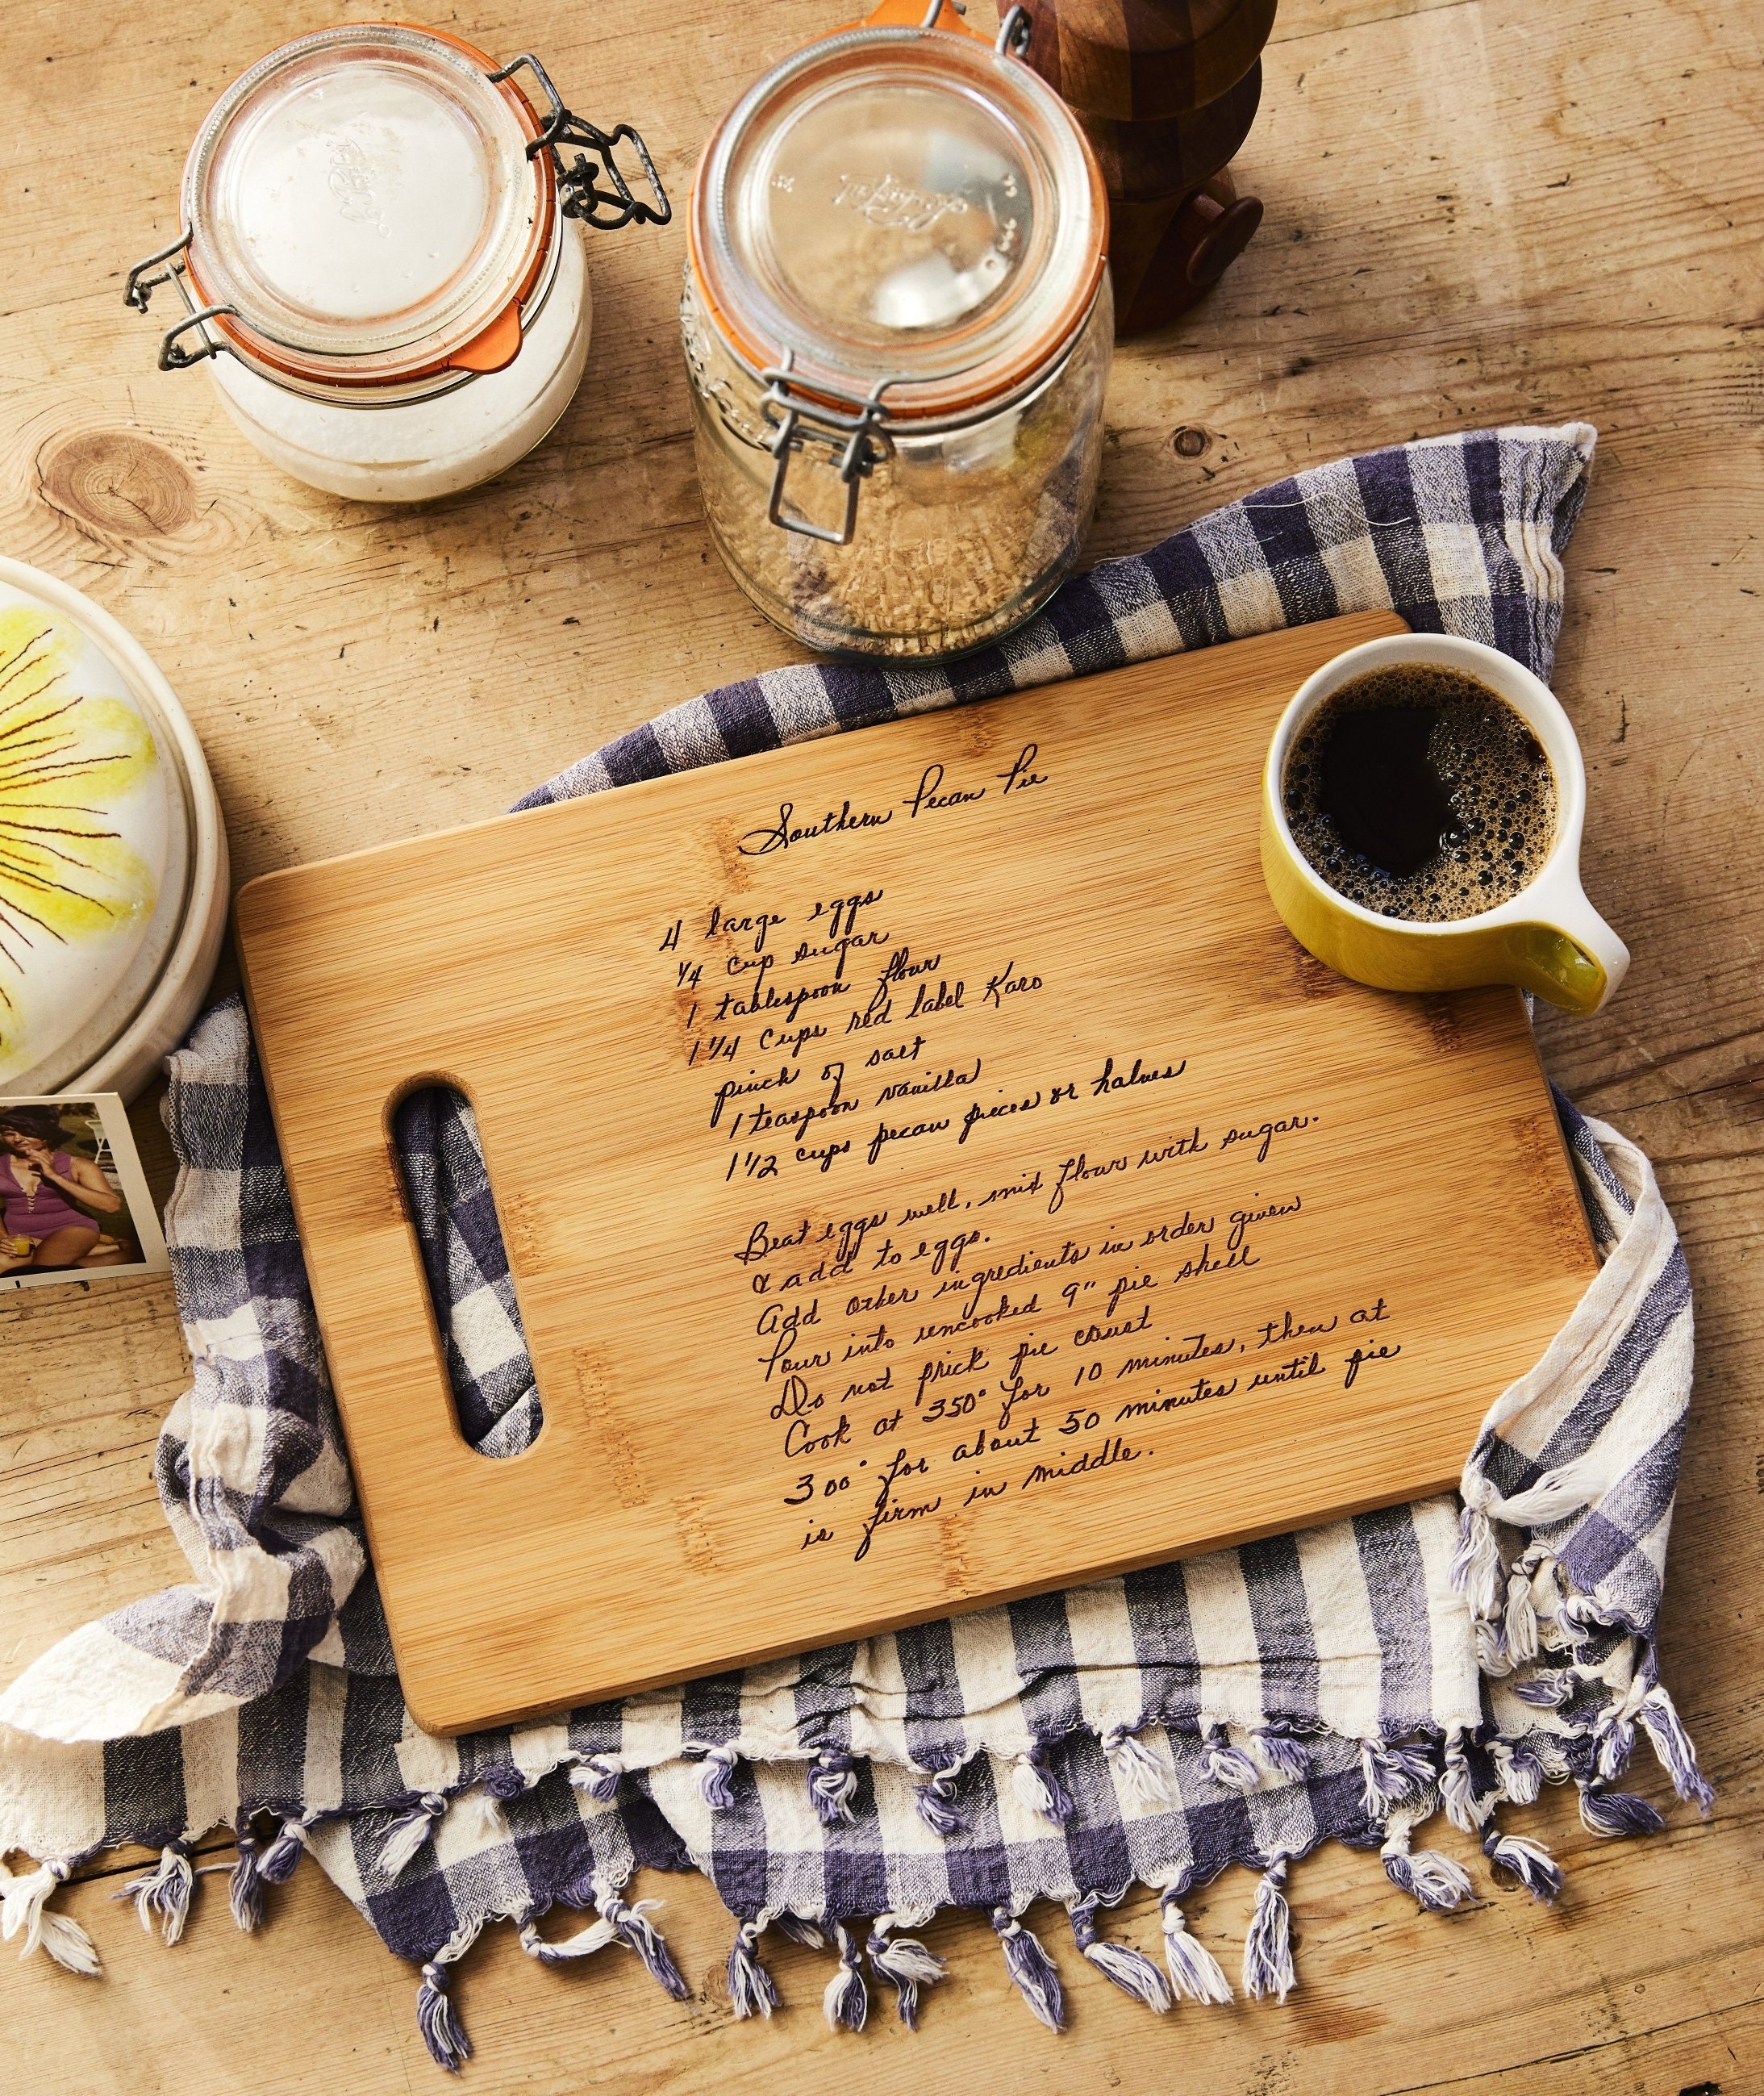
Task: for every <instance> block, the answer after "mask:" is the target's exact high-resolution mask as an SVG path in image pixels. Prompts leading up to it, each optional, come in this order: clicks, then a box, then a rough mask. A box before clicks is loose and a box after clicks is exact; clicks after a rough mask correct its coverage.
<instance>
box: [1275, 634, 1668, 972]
mask: <svg viewBox="0 0 1764 2096" xmlns="http://www.w3.org/2000/svg"><path fill="white" fill-rule="evenodd" d="M1405 662H1423V663H1429V664H1433V665H1436V666H1439V668H1441V669H1446V670H1460V671H1461V672H1462V673H1463V674H1464V675H1467V676H1471V677H1474V678H1476V679H1478V680H1479V681H1480V682H1481V683H1484V684H1487V685H1488V686H1490V687H1491V688H1492V689H1493V690H1495V692H1499V693H1500V696H1501V697H1502V698H1504V700H1505V701H1507V703H1508V705H1510V706H1511V707H1512V708H1513V710H1514V711H1515V712H1516V713H1517V714H1519V715H1520V717H1521V718H1522V719H1523V720H1524V721H1525V722H1526V724H1527V726H1528V727H1530V730H1531V732H1532V733H1533V734H1534V735H1535V736H1536V737H1537V739H1538V740H1539V743H1541V744H1542V745H1543V747H1544V753H1545V754H1546V755H1547V756H1548V758H1549V761H1550V768H1551V770H1552V771H1553V772H1554V773H1555V775H1556V802H1557V807H1556V836H1555V840H1554V841H1553V842H1552V845H1551V846H1550V849H1549V856H1548V858H1546V859H1545V860H1544V864H1543V865H1542V867H1540V868H1539V871H1538V873H1537V876H1536V877H1535V879H1534V880H1531V881H1530V883H1529V884H1527V885H1526V887H1524V888H1522V889H1520V891H1519V893H1517V895H1515V896H1513V897H1511V898H1510V899H1509V901H1507V902H1503V903H1502V904H1501V905H1500V907H1499V908H1498V909H1495V910H1482V911H1481V912H1480V913H1479V914H1478V915H1476V916H1474V917H1457V918H1453V919H1450V920H1449V921H1448V922H1446V923H1443V924H1418V923H1417V922H1415V921H1414V920H1413V919H1409V918H1394V917H1381V916H1379V915H1378V914H1377V913H1376V912H1375V911H1373V910H1365V909H1362V908H1361V906H1360V904H1358V903H1357V902H1349V901H1348V899H1347V897H1346V896H1345V895H1338V894H1337V893H1336V892H1335V890H1334V889H1333V888H1331V887H1330V884H1329V883H1328V882H1327V881H1326V880H1324V879H1323V877H1322V876H1321V874H1319V873H1317V872H1316V871H1315V870H1314V869H1313V868H1312V865H1311V863H1310V862H1309V860H1308V859H1307V858H1305V856H1304V854H1303V852H1301V851H1300V850H1299V847H1298V845H1296V844H1295V843H1294V841H1293V837H1292V832H1291V831H1290V829H1289V828H1288V827H1287V823H1286V806H1285V797H1284V795H1283V794H1282V784H1283V782H1284V780H1285V777H1286V758H1287V754H1288V753H1289V752H1290V749H1291V748H1292V745H1293V742H1294V740H1295V738H1296V737H1297V736H1298V735H1299V732H1300V731H1302V730H1303V727H1304V725H1305V723H1307V722H1308V720H1309V719H1310V718H1311V716H1312V714H1314V713H1315V712H1316V710H1317V708H1318V707H1319V706H1320V705H1322V703H1323V701H1325V699H1326V698H1328V697H1329V696H1330V693H1331V692H1337V691H1339V690H1340V688H1342V686H1343V684H1347V683H1351V682H1352V681H1353V679H1355V678H1356V677H1363V676H1364V675H1366V673H1367V672H1368V671H1369V670H1386V669H1390V668H1391V667H1392V666H1395V665H1397V664H1400V663H1405ZM1586 807H1587V778H1586V772H1585V771H1584V769H1583V766H1582V764H1581V762H1580V745H1579V743H1578V741H1577V740H1575V737H1574V727H1573V726H1572V724H1571V723H1570V721H1569V718H1568V716H1567V714H1565V713H1564V712H1563V711H1562V710H1561V707H1560V706H1559V705H1557V703H1556V701H1555V699H1554V697H1553V696H1552V695H1551V693H1550V692H1549V690H1548V687H1547V686H1545V685H1544V684H1543V683H1539V680H1538V679H1537V678H1535V677H1534V676H1533V675H1532V674H1531V672H1530V670H1527V669H1525V668H1524V667H1522V665H1520V664H1519V663H1517V662H1514V661H1513V658H1512V657H1510V656H1508V655H1503V654H1501V653H1500V651H1499V650H1498V649H1496V648H1485V647H1484V646H1483V645H1482V643H1481V642H1480V641H1478V640H1456V639H1455V638H1453V637H1452V636H1451V635H1443V634H1423V633H1416V634H1404V635H1399V636H1398V637H1397V638H1395V639H1394V640H1369V641H1368V642H1367V643H1366V644H1364V647H1360V648H1349V649H1348V650H1347V653H1345V654H1343V655H1338V656H1337V657H1335V659H1334V661H1333V662H1325V664H1324V666H1323V667H1322V668H1321V670H1317V671H1316V674H1315V675H1313V676H1310V677H1308V678H1307V679H1305V681H1304V683H1303V684H1301V685H1300V686H1299V690H1298V692H1297V694H1296V696H1295V697H1294V699H1293V701H1292V703H1291V704H1290V705H1289V706H1288V707H1287V709H1286V712H1285V713H1284V714H1282V715H1281V718H1280V725H1279V727H1277V728H1276V729H1275V731H1274V739H1273V742H1272V743H1271V744H1270V745H1268V764H1267V767H1266V769H1265V770H1264V772H1263V775H1262V871H1263V874H1264V876H1265V877H1266V879H1267V881H1268V893H1269V894H1270V895H1271V896H1272V897H1273V899H1274V907H1275V908H1276V909H1277V910H1278V911H1279V912H1280V914H1281V915H1282V918H1283V919H1285V920H1286V927H1287V929H1288V930H1289V931H1290V932H1291V933H1292V935H1293V937H1295V938H1296V939H1297V940H1298V941H1299V943H1300V945H1303V946H1305V947H1306V948H1308V950H1309V951H1310V952H1312V953H1313V954H1316V958H1318V959H1319V960H1320V961H1323V962H1325V963H1327V964H1328V966H1330V967H1332V968H1334V970H1335V971H1336V972H1337V973H1338V975H1344V976H1351V977H1352V978H1353V980H1355V981H1356V982H1363V983H1370V984H1371V985H1373V988H1374V989H1410V990H1436V989H1469V988H1470V987H1472V986H1473V985H1475V984H1478V983H1496V982H1510V983H1517V984H1518V985H1519V986H1520V988H1521V989H1528V990H1535V992H1536V993H1537V994H1538V995H1539V997H1542V998H1548V1001H1549V1002H1551V1003H1552V1004H1557V1005H1560V1006H1561V1007H1562V1009H1563V1010H1564V1011H1597V1010H1598V1009H1599V1007H1600V1006H1601V1005H1602V1004H1604V1003H1605V1001H1606V999H1607V998H1609V996H1610V994H1611V993H1612V992H1613V990H1614V989H1616V988H1617V986H1618V984H1619V983H1620V982H1621V981H1622V980H1623V976H1624V974H1625V972H1626V970H1627V968H1628V967H1629V949H1628V948H1627V947H1626V945H1624V944H1623V942H1622V940H1621V939H1619V938H1618V936H1617V934H1616V933H1615V932H1613V930H1612V929H1611V928H1610V926H1609V924H1606V923H1605V919H1603V918H1602V917H1601V916H1600V915H1599V913H1598V912H1597V911H1596V910H1595V909H1594V908H1593V906H1592V904H1591V903H1590V902H1587V897H1586V893H1585V891H1584V890H1583V889H1582V887H1581V885H1580V833H1581V827H1582V825H1583V822H1584V820H1585V817H1586Z"/></svg>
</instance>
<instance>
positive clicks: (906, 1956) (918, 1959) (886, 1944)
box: [864, 1914, 950, 2030]
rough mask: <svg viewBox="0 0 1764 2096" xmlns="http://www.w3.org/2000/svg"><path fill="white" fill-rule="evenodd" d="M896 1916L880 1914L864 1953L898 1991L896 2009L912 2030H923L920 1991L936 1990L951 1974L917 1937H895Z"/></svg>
mask: <svg viewBox="0 0 1764 2096" xmlns="http://www.w3.org/2000/svg"><path fill="white" fill-rule="evenodd" d="M895 1919H896V1918H895V1916H893V1915H887V1914H883V1915H877V1916H876V1919H875V1924H874V1926H873V1927H872V1928H871V1931H870V1937H869V1940H868V1941H867V1943H866V1944H865V1945H864V1950H865V1951H866V1952H867V1954H868V1957H869V1959H870V1966H871V1971H872V1972H876V1973H878V1974H880V1976H881V1977H882V1978H883V1979H884V1980H887V1981H888V1983H889V1985H890V1986H891V1987H893V1989H894V2006H895V2008H896V2009H897V2011H898V2012H899V2015H900V2019H901V2021H902V2023H903V2024H906V2028H908V2029H909V2030H917V2029H918V2028H919V1990H920V1989H922V1988H925V1987H934V1986H935V1985H937V1982H938V1980H941V1978H942V1977H943V1976H944V1974H945V1972H948V1971H949V1969H950V1968H949V1967H948V1966H946V1965H945V1963H944V1962H943V1960H942V1959H941V1958H939V1957H938V1956H937V1954H936V1953H935V1952H934V1951H932V1950H928V1949H927V1948H926V1947H925V1945H923V1943H921V1942H920V1941H919V1938H918V1937H916V1936H895V1935H893V1934H892V1933H891V1931H892V1929H893V1927H894V1925H895Z"/></svg>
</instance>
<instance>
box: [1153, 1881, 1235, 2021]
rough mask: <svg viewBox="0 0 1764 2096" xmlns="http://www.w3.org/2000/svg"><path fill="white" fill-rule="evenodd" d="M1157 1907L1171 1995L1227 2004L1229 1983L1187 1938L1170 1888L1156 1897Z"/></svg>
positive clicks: (1215, 1962) (1216, 1964)
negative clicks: (1160, 1918)
mask: <svg viewBox="0 0 1764 2096" xmlns="http://www.w3.org/2000/svg"><path fill="white" fill-rule="evenodd" d="M1158 1905H1159V1910H1160V1912H1161V1915H1162V1917H1163V1921H1164V1963H1165V1965H1166V1966H1168V1968H1169V1973H1170V1985H1171V1988H1172V1990H1173V1992H1174V1993H1176V1995H1177V1997H1178V1998H1181V1999H1182V2000H1185V2001H1190V2002H1216V2003H1218V2004H1220V2005H1223V2004H1224V2003H1225V2002H1229V2000H1230V1999H1231V1998H1232V1997H1231V1982H1230V1981H1229V1980H1228V1979H1227V1978H1226V1977H1225V1969H1224V1967H1222V1966H1221V1965H1220V1963H1219V1960H1218V1959H1217V1958H1215V1957H1214V1955H1213V1954H1212V1951H1210V1950H1208V1949H1207V1946H1206V1945H1205V1944H1204V1943H1202V1942H1199V1941H1197V1940H1196V1939H1195V1938H1194V1937H1192V1936H1190V1934H1189V1932H1188V1923H1187V1920H1186V1919H1185V1916H1184V1915H1183V1913H1182V1910H1181V1906H1179V1905H1178V1904H1177V1892H1176V1890H1175V1889H1174V1888H1173V1887H1172V1888H1171V1889H1169V1890H1168V1891H1166V1892H1164V1893H1160V1894H1159V1900H1158Z"/></svg>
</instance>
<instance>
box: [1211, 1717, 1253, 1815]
mask: <svg viewBox="0 0 1764 2096" xmlns="http://www.w3.org/2000/svg"><path fill="white" fill-rule="evenodd" d="M1200 1771H1201V1774H1202V1775H1203V1776H1205V1777H1206V1779H1207V1781H1208V1782H1209V1783H1216V1784H1218V1785H1219V1786H1220V1788H1221V1789H1223V1790H1234V1791H1236V1792H1237V1793H1238V1796H1239V1797H1248V1796H1249V1794H1250V1793H1251V1791H1252V1790H1254V1789H1255V1788H1256V1786H1257V1785H1258V1784H1260V1781H1261V1779H1262V1778H1261V1771H1260V1770H1259V1769H1258V1768H1257V1767H1256V1766H1255V1762H1253V1761H1252V1760H1251V1758H1250V1757H1249V1755H1248V1754H1247V1753H1245V1752H1244V1750H1243V1749H1242V1747H1234V1746H1233V1745H1232V1744H1231V1737H1230V1735H1229V1733H1228V1732H1227V1731H1226V1730H1225V1727H1224V1726H1223V1725H1210V1726H1208V1727H1207V1740H1206V1744H1205V1745H1204V1746H1203V1748H1202V1749H1201V1757H1200Z"/></svg>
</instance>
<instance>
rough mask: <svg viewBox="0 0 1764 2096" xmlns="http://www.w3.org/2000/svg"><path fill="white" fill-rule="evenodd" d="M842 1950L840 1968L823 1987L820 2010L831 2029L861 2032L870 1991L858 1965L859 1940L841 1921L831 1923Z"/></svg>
mask: <svg viewBox="0 0 1764 2096" xmlns="http://www.w3.org/2000/svg"><path fill="white" fill-rule="evenodd" d="M829 1926H830V1927H831V1928H832V1932H833V1940H834V1942H835V1943H836V1945H837V1946H838V1950H839V1969H838V1971H837V1972H835V1973H834V1975H833V1976H832V1979H831V1980H828V1981H827V1985H826V1986H825V1988H824V1989H823V1990H822V1993H821V2013H822V2014H823V2015H824V2016H825V2017H826V2018H827V2028H828V2029H829V2030H836V2031H839V2030H849V2031H861V2030H862V2028H863V2027H864V2024H865V2023H866V2022H867V2020H868V2018H869V2015H870V1990H869V1989H868V1988H867V1987H866V1986H865V1985H864V1984H863V1973H862V1969H861V1967H860V1966H859V1963H858V1961H859V1959H860V1958H861V1957H862V1952H861V1951H860V1950H858V1940H857V1938H856V1937H854V1935H853V1934H852V1932H851V1931H850V1930H849V1928H846V1926H845V1923H844V1922H842V1921H835V1922H832V1923H830V1924H829Z"/></svg>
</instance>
